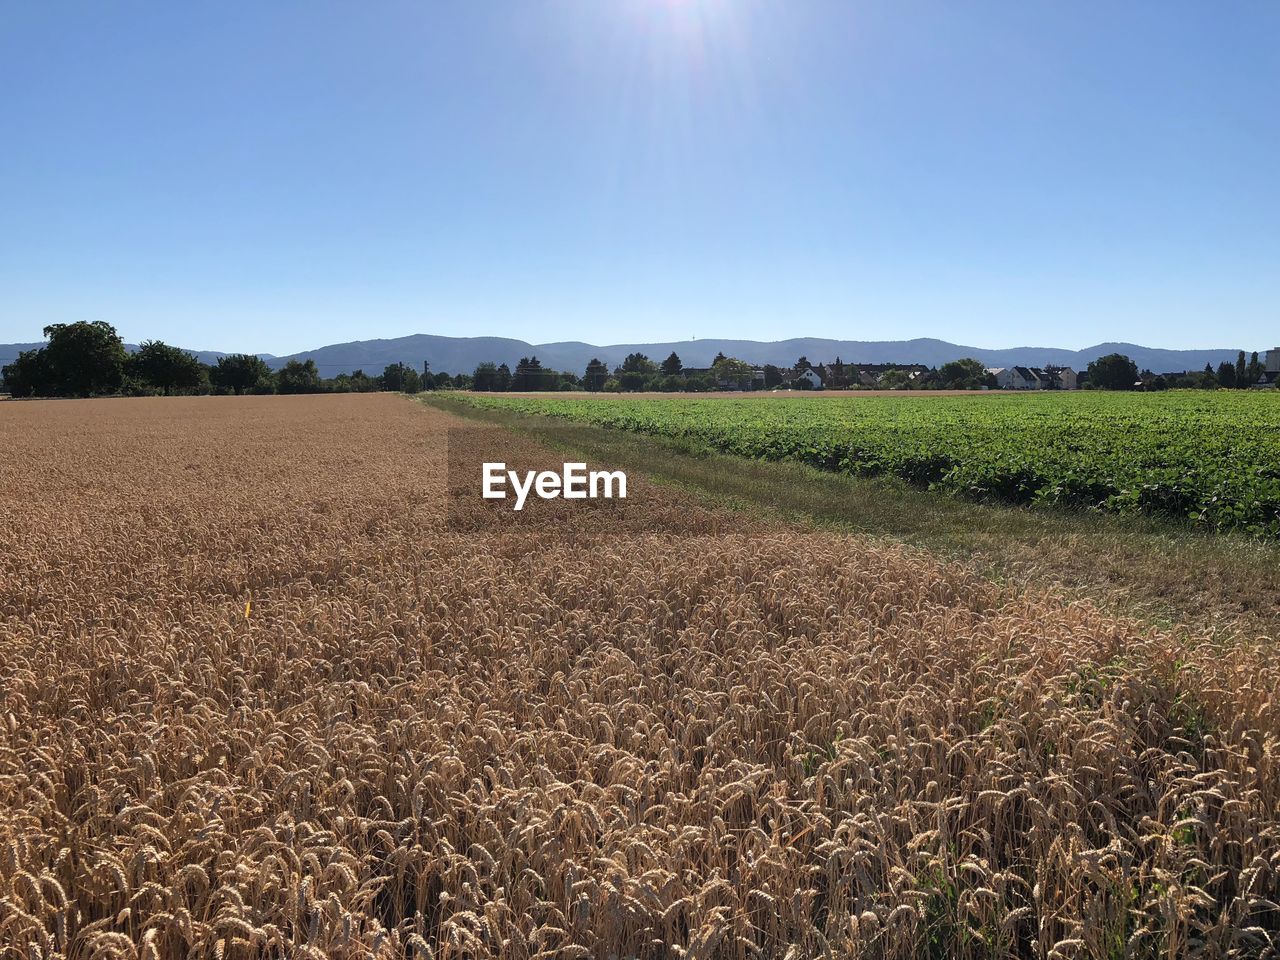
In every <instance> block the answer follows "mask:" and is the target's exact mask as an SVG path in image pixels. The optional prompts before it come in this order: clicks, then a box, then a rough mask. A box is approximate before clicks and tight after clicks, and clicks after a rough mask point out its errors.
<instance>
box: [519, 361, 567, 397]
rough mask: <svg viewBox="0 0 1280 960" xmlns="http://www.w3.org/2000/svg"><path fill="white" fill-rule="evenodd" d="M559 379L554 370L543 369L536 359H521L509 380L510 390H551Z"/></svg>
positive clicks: (540, 362)
mask: <svg viewBox="0 0 1280 960" xmlns="http://www.w3.org/2000/svg"><path fill="white" fill-rule="evenodd" d="M558 381H559V377H558V376H557V375H556V372H555V371H554V370H547V369H544V368H543V366H542V361H541V360H539V359H538V358H537V357H521V358H520V362H519V363H517V364H516V372H515V375H514V376H513V377H512V378H511V389H512V390H551V389H554V388H555V386H556V384H557V382H558Z"/></svg>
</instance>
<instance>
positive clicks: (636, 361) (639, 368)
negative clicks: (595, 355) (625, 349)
mask: <svg viewBox="0 0 1280 960" xmlns="http://www.w3.org/2000/svg"><path fill="white" fill-rule="evenodd" d="M617 372H618V373H620V374H621V373H643V374H650V373H657V372H658V365H657V364H656V363H654V362H653V361H652V360H650V359H649V358H648V357H646V356H645V355H644V354H643V353H629V354H627V356H626V358H625V359H624V360H623V361H622V366H620V367H619V368H618V370H617Z"/></svg>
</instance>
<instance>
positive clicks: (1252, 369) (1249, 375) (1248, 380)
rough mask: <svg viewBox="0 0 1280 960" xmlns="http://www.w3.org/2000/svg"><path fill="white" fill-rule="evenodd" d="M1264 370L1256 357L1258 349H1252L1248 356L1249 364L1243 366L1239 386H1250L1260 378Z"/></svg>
mask: <svg viewBox="0 0 1280 960" xmlns="http://www.w3.org/2000/svg"><path fill="white" fill-rule="evenodd" d="M1265 372H1266V371H1265V368H1264V367H1263V365H1262V362H1261V361H1260V360H1259V359H1258V351H1257V350H1255V351H1253V355H1252V356H1251V357H1249V366H1248V367H1246V368H1245V377H1244V383H1243V384H1241V386H1245V387H1252V386H1253V385H1254V384H1255V383H1257V382H1258V381H1259V380H1261V379H1262V374H1263V373H1265Z"/></svg>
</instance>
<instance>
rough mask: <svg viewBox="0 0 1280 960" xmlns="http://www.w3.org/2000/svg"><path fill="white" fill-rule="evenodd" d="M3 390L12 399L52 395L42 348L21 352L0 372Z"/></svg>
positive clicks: (50, 381) (47, 366)
mask: <svg viewBox="0 0 1280 960" xmlns="http://www.w3.org/2000/svg"><path fill="white" fill-rule="evenodd" d="M0 376H2V377H3V378H4V386H5V389H6V390H8V391H9V395H10V396H12V397H39V396H49V395H50V394H52V393H53V386H52V380H51V378H50V374H49V365H48V363H47V362H46V354H45V351H44V349H43V348H41V349H39V350H23V351H22V352H21V353H20V354H18V357H17V359H16V360H14V361H13V363H10V364H7V365H6V366H5V367H4V369H2V370H0Z"/></svg>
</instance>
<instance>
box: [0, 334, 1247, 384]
mask: <svg viewBox="0 0 1280 960" xmlns="http://www.w3.org/2000/svg"><path fill="white" fill-rule="evenodd" d="M41 345H42V344H39V343H10V344H0V364H5V363H9V362H10V361H12V360H13V358H14V357H16V356H17V355H18V353H19V352H20V351H22V350H31V349H35V348H36V347H39V346H41ZM1268 346H1270V344H1266V345H1264V344H1258V345H1257V346H1256V347H1249V348H1248V350H1249V351H1252V350H1254V349H1257V350H1259V351H1260V352H1261V351H1264V350H1265V349H1267V347H1268ZM128 347H129V349H130V350H133V349H136V348H135V347H134V346H133V345H132V344H129V345H128ZM1239 350H1240V348H1238V347H1231V348H1225V347H1224V348H1221V349H1214V350H1163V349H1160V348H1158V347H1144V346H1140V345H1138V344H1134V343H1099V344H1097V345H1095V346H1092V347H1086V348H1085V349H1083V350H1064V349H1061V348H1059V347H1008V348H1006V349H1001V350H987V349H984V348H982V347H967V346H964V345H962V344H955V343H947V342H946V341H945V340H933V339H925V338H922V339H916V340H824V339H820V338H817V337H798V338H796V339H792V340H774V341H768V342H765V341H759V340H682V341H680V342H678V343H674V342H673V343H619V344H612V345H610V346H603V347H598V346H593V345H592V344H589V343H579V342H577V341H567V342H561V343H537V344H534V343H526V342H525V341H523V340H510V339H506V338H504V337H437V336H433V335H431V334H425V333H420V334H415V335H414V336H410V337H399V338H397V339H394V340H354V341H352V342H351V343H335V344H331V345H330V346H327V347H320V348H318V349H316V350H304V351H302V352H301V353H295V354H291V355H290V356H287V357H277V356H273V355H271V354H265V353H264V354H259V356H260V357H262V359H263V360H265V361H266V362H267V363H268V364H269V365H270V366H271V367H273V368H276V369H278V368H280V367H282V366H284V364H285V362H286V361H289V360H314V361H315V362H316V366H317V367H319V368H320V374H321V376H325V377H333V376H337V375H338V374H340V373H351V372H352V371H354V370H357V369H363V370H364V371H365V372H366V373H381V372H382V369H383V368H384V367H385V366H386V365H387V364H389V363H397V362H401V363H406V364H409V365H410V366H412V367H415V368H417V369H421V368H422V364H423V361H426V362H427V363H430V364H431V369H432V370H433V371H436V372H440V371H448V372H449V373H470V372H471V371H472V370H474V369H475V368H476V366H477V365H478V364H480V363H483V362H485V361H486V360H490V361H493V362H494V363H505V364H507V365H508V366H510V367H513V368H514V367H515V365H516V362H517V361H518V360H519V359H520V358H521V357H529V356H537V358H538V359H539V360H540V361H542V365H543V366H544V367H551V368H553V369H556V370H572V371H574V372H581V371H582V370H583V369H584V368H585V367H586V365H587V362H588V361H589V360H591V359H592V358H599V359H600V360H603V361H604V362H605V363H607V364H609V366H611V367H612V366H616V365H617V364H619V363H621V362H622V360H623V358H624V357H626V355H627V354H629V353H635V352H640V353H643V354H646V355H647V356H648V357H649V358H650V359H652V360H655V361H661V360H663V359H664V358H665V357H666V356H667V355H668V354H669V353H671V352H672V351H674V352H675V353H677V354H679V356H680V359H681V361H683V363H684V365H685V366H687V367H707V366H710V365H711V361H712V359H713V358H714V357H715V355H716V354H718V353H723V354H725V355H726V356H730V357H737V358H739V359H741V360H746V361H749V362H751V363H755V364H766V363H772V364H776V365H777V366H780V367H786V366H791V365H792V364H794V363H795V362H796V360H797V359H798V358H800V357H807V358H808V359H809V360H810V361H811V362H813V363H822V362H826V361H830V360H834V359H835V358H836V357H839V358H840V359H841V360H843V361H844V362H845V363H922V364H925V365H927V366H931V367H936V366H940V365H941V364H944V363H946V362H947V361H949V360H958V359H960V358H962V357H973V358H975V359H977V360H980V361H982V362H983V363H984V364H986V365H987V366H989V367H1009V366H1036V367H1043V366H1045V365H1047V364H1055V365H1058V366H1066V367H1073V368H1075V369H1076V370H1083V369H1084V368H1085V367H1087V366H1088V365H1089V362H1090V361H1091V360H1096V359H1097V358H1098V357H1101V356H1105V355H1106V354H1109V353H1123V354H1125V355H1126V356H1128V357H1130V358H1131V359H1132V360H1133V361H1134V362H1135V363H1136V364H1137V365H1138V368H1139V369H1142V370H1153V371H1155V372H1156V373H1169V372H1173V371H1179V370H1202V369H1204V365H1205V364H1206V363H1208V364H1212V365H1213V366H1214V367H1217V365H1218V364H1219V363H1221V362H1222V361H1224V360H1226V361H1229V362H1232V363H1234V362H1235V359H1236V354H1237V353H1238V352H1239ZM190 352H191V353H193V354H195V355H196V356H197V357H198V358H199V359H200V360H202V361H203V362H205V363H216V362H217V359H218V357H221V356H225V354H223V353H219V352H217V351H212V350H192V351H190Z"/></svg>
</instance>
